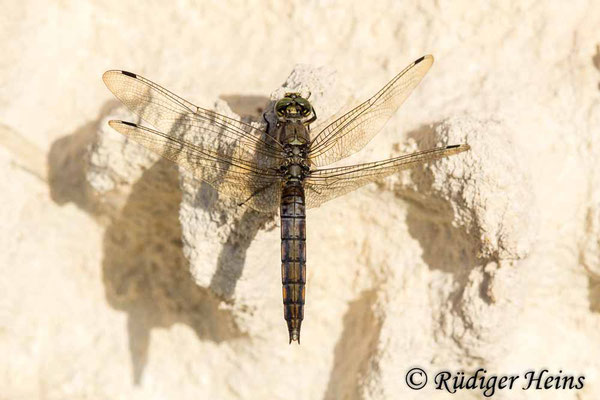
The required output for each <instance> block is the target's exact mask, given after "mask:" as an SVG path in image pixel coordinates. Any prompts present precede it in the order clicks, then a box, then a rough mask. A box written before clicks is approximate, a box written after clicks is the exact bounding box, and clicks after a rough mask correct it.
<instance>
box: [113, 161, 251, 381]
mask: <svg viewBox="0 0 600 400" xmlns="http://www.w3.org/2000/svg"><path fill="white" fill-rule="evenodd" d="M180 202H181V191H180V189H179V184H178V172H177V169H176V167H175V166H174V165H172V164H171V163H169V162H167V161H164V160H161V161H159V162H157V163H156V164H154V166H152V167H151V168H150V169H148V170H147V171H145V172H144V174H143V175H142V177H141V178H140V180H139V181H138V182H136V183H135V185H134V186H133V188H132V192H131V194H130V196H129V198H128V200H127V203H126V204H125V207H124V208H123V210H122V212H121V214H120V215H119V216H118V217H117V218H115V219H114V221H113V222H112V223H111V224H110V225H109V227H108V228H107V230H106V234H105V237H104V261H103V279H104V283H105V287H106V294H107V298H108V301H109V303H110V304H111V305H112V306H113V307H115V308H117V309H120V310H124V311H126V312H127V314H128V323H127V326H128V331H129V341H130V351H131V356H132V360H133V370H134V371H133V372H134V380H135V382H136V383H139V382H140V380H141V377H142V373H143V369H144V366H145V364H146V361H147V355H148V347H149V340H150V331H151V330H152V329H153V328H157V327H159V328H160V327H162V328H167V327H169V326H171V325H173V324H175V323H184V324H186V325H188V326H190V327H191V328H192V329H193V330H194V331H195V332H196V335H197V336H198V338H199V339H202V340H209V341H212V342H215V343H220V342H223V341H226V340H230V339H234V338H237V337H240V336H242V334H241V333H240V332H239V329H238V328H237V326H236V324H235V321H234V319H233V316H232V314H231V312H230V311H228V310H222V309H220V308H219V304H220V300H219V299H218V298H217V297H216V296H215V295H214V294H213V293H212V292H211V291H210V290H209V289H205V288H201V287H199V286H198V285H196V284H195V283H194V281H193V279H191V277H190V274H189V270H188V262H187V260H186V258H185V256H184V254H183V244H182V241H181V225H180V222H179V213H178V210H179V204H180Z"/></svg>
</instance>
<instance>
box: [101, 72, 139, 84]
mask: <svg viewBox="0 0 600 400" xmlns="http://www.w3.org/2000/svg"><path fill="white" fill-rule="evenodd" d="M114 74H121V75H125V76H129V77H131V78H137V77H138V75H137V74H134V73H133V72H129V71H123V70H121V69H109V70H108V71H106V72H105V73H103V74H102V80H103V81H104V83H107V79H108V78H109V77H110V76H111V75H114Z"/></svg>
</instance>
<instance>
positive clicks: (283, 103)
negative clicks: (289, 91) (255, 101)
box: [275, 97, 293, 117]
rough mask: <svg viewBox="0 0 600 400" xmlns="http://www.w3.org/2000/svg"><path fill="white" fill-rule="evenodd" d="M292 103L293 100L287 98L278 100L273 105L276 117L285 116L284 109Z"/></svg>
mask: <svg viewBox="0 0 600 400" xmlns="http://www.w3.org/2000/svg"><path fill="white" fill-rule="evenodd" d="M292 101H293V100H292V99H290V98H289V97H284V98H283V99H281V100H279V101H278V102H277V103H276V104H275V112H276V113H277V115H279V116H280V117H283V116H284V114H285V109H286V108H287V107H288V106H289V105H290V103H292Z"/></svg>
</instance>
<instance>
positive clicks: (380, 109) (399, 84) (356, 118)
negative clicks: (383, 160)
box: [309, 55, 433, 166]
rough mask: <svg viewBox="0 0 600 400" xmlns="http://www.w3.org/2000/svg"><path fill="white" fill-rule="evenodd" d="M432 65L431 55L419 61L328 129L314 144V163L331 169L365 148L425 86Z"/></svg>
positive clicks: (328, 126) (312, 155)
mask: <svg viewBox="0 0 600 400" xmlns="http://www.w3.org/2000/svg"><path fill="white" fill-rule="evenodd" d="M432 64H433V57H432V56H431V55H426V56H423V57H421V58H419V59H418V60H416V61H415V62H413V63H412V64H411V65H409V66H408V67H406V68H405V69H404V70H403V71H402V72H400V73H399V74H398V75H396V77H395V78H394V79H392V80H391V81H390V82H389V83H388V84H387V85H385V86H384V87H383V89H381V90H380V91H379V92H377V93H376V94H375V95H374V96H373V97H371V98H370V99H369V100H367V101H365V102H364V103H362V104H360V105H359V106H358V107H356V108H354V109H353V110H351V111H350V112H348V113H346V114H344V115H342V116H341V117H339V118H337V119H335V120H333V122H331V123H329V124H328V125H326V126H325V127H324V128H323V129H322V130H320V131H319V133H317V135H316V136H315V137H314V139H313V140H312V141H311V144H310V152H309V157H310V159H311V161H312V163H313V164H314V165H316V166H324V165H328V164H331V163H334V162H336V161H338V160H340V159H342V158H344V157H348V156H349V155H351V154H353V153H355V152H356V151H358V150H360V149H361V148H363V147H364V146H365V145H366V144H367V143H369V141H370V140H371V139H372V138H373V136H375V135H376V134H377V132H379V130H381V128H382V127H383V125H384V124H385V123H386V122H387V120H388V119H389V118H390V117H391V116H392V115H393V114H394V113H395V112H396V110H397V109H398V107H400V105H401V104H402V103H403V102H404V100H406V98H407V97H408V96H409V95H410V93H411V92H412V91H413V89H414V88H415V87H416V86H417V85H418V84H419V82H421V79H422V78H423V76H425V74H426V73H427V71H428V70H429V68H430V67H431V65H432ZM328 121H329V120H328Z"/></svg>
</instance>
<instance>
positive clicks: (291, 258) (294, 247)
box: [281, 180, 306, 343]
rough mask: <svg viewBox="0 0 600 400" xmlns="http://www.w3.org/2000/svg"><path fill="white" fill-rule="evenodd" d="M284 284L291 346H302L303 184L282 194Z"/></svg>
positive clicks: (289, 186)
mask: <svg viewBox="0 0 600 400" xmlns="http://www.w3.org/2000/svg"><path fill="white" fill-rule="evenodd" d="M281 281H282V284H283V309H284V317H285V320H286V321H287V325H288V332H289V335H290V343H291V342H292V341H293V340H297V341H298V343H300V326H301V324H302V319H303V318H304V298H305V284H306V207H305V204H304V187H303V186H302V183H301V182H300V181H296V180H293V181H288V182H286V183H285V184H284V186H283V191H282V193H281Z"/></svg>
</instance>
